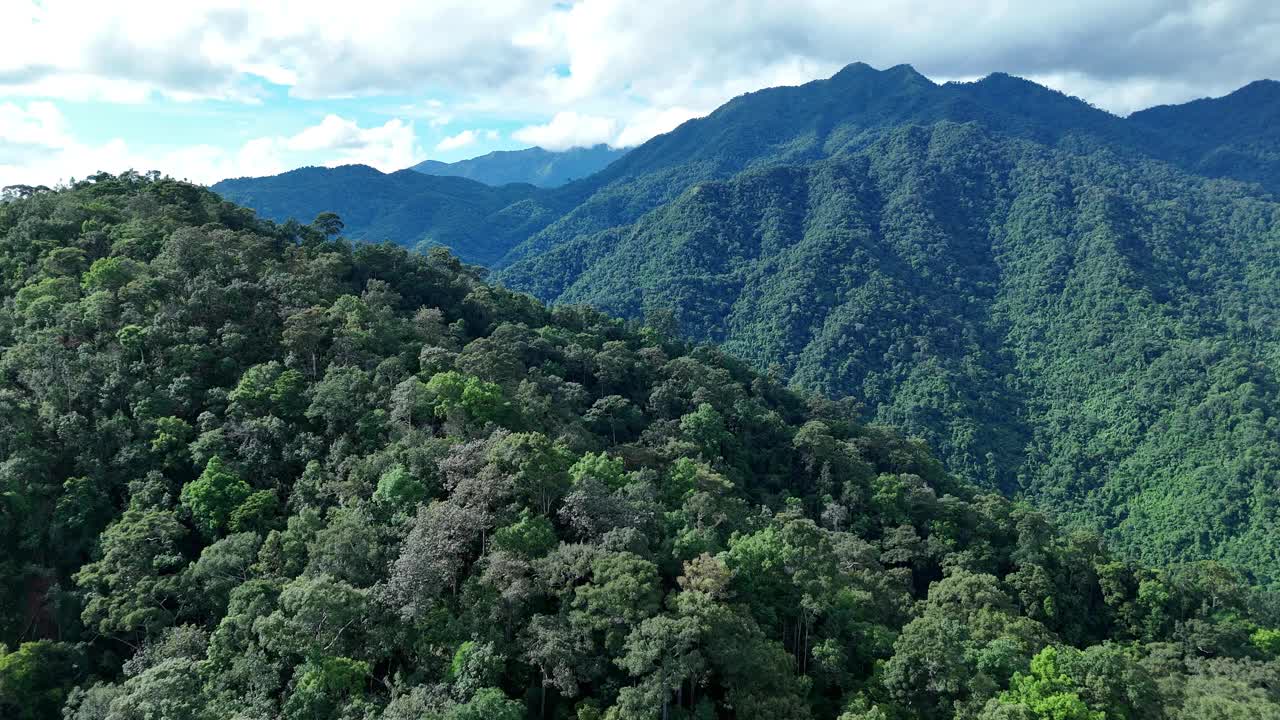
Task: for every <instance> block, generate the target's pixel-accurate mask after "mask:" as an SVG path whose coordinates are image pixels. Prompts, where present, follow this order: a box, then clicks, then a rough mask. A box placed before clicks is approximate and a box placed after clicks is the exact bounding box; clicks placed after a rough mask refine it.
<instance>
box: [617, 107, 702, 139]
mask: <svg viewBox="0 0 1280 720" xmlns="http://www.w3.org/2000/svg"><path fill="white" fill-rule="evenodd" d="M706 114H707V112H706V111H698V110H691V109H689V108H686V107H670V108H666V109H664V110H658V109H650V110H643V111H641V112H639V113H637V114H636V115H635V116H634V117H632V118H631V119H630V120H628V121H627V124H626V126H625V127H623V128H622V130H621V131H619V132H618V134H617V135H616V136H614V138H613V140H611V141H610V142H609V144H610V145H612V146H614V147H620V148H621V147H634V146H636V145H639V144H640V143H642V142H644V141H646V140H648V139H649V138H651V137H653V136H654V135H661V134H662V133H665V132H671V131H672V130H675V129H676V128H677V127H679V125H680V124H681V123H683V122H685V121H686V120H691V119H693V118H696V117H702V116H703V115H706Z"/></svg>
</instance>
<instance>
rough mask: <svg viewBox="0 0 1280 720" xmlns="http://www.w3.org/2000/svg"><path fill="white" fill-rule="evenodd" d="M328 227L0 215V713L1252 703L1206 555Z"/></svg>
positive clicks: (149, 194)
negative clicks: (999, 484) (1135, 543)
mask: <svg viewBox="0 0 1280 720" xmlns="http://www.w3.org/2000/svg"><path fill="white" fill-rule="evenodd" d="M960 139H965V138H963V137H958V138H957V140H960ZM831 171H832V172H839V169H838V168H834V167H833V168H832V170H831ZM789 172H793V173H795V174H797V176H798V177H797V180H796V181H799V179H800V178H802V177H803V172H801V171H789ZM813 172H818V171H817V170H815V171H813ZM706 192H716V193H730V192H731V187H730V186H725V187H723V188H719V187H712V188H709V189H708V190H707V191H706ZM337 230H338V224H337V223H336V222H335V221H334V218H333V217H332V216H322V217H321V218H319V219H318V220H317V222H316V223H313V224H309V225H301V224H298V223H290V224H286V225H279V226H277V225H274V224H271V223H269V222H264V221H261V220H258V219H257V218H256V217H255V216H254V214H253V213H251V212H249V211H247V210H244V209H241V208H239V207H236V206H234V205H232V204H230V203H227V202H224V201H223V200H221V199H220V198H219V197H218V196H217V195H215V194H213V193H211V192H208V191H206V190H204V189H201V188H198V187H194V186H191V185H186V184H183V183H178V182H174V181H170V180H166V179H160V178H158V177H157V176H145V177H143V176H138V175H132V174H130V175H124V176H120V177H112V176H108V175H100V176H96V177H94V178H92V179H91V180H88V181H84V182H80V183H77V184H76V185H75V186H74V187H71V188H68V189H66V190H62V191H58V192H37V193H34V194H33V195H32V196H31V197H27V198H24V199H19V200H14V201H10V202H4V203H0V298H2V302H0V378H3V382H2V383H0V548H2V552H0V583H2V585H0V587H3V592H2V593H0V614H2V615H3V620H2V621H0V633H2V634H0V715H2V716H4V717H6V718H9V717H12V718H24V719H25V718H56V717H64V718H67V719H68V720H99V719H101V720H106V719H110V720H131V719H133V718H139V719H143V718H146V719H152V718H182V719H184V720H185V719H188V718H192V719H197V720H205V719H208V720H214V719H217V720H221V719H223V718H275V717H283V718H290V719H293V718H306V719H307V720H325V719H328V718H344V719H346V718H353V719H354V718H362V719H363V718H367V719H386V720H401V719H405V720H408V719H410V718H412V719H414V720H422V719H424V718H427V719H429V718H440V719H441V720H472V719H475V720H479V719H480V718H484V719H486V720H492V719H495V718H496V719H499V720H502V719H511V720H515V719H517V718H524V717H532V718H576V719H578V720H588V719H592V718H608V719H610V720H629V719H632V718H636V719H656V718H667V720H670V719H671V718H681V717H685V718H713V717H722V718H739V719H742V720H749V719H760V720H765V719H769V720H772V719H774V718H796V719H803V718H819V719H822V718H832V719H834V718H839V720H872V719H878V720H889V719H891V718H892V719H904V720H905V719H911V718H922V719H929V720H932V719H941V718H974V719H979V720H1002V719H1008V718H1020V719H1022V718H1032V719H1035V718H1053V719H1055V720H1102V719H1103V718H1134V719H1136V718H1144V719H1149V718H1155V719H1160V718H1168V719H1169V720H1180V719H1184V718H1185V719H1186V720H1191V719H1193V718H1194V719H1196V720H1200V719H1202V718H1211V717H1221V718H1236V717H1239V718H1245V717H1249V718H1273V717H1276V708H1277V707H1280V629H1277V628H1280V603H1277V601H1276V598H1275V597H1274V596H1273V595H1268V594H1266V593H1264V592H1262V591H1260V590H1259V589H1256V588H1252V587H1250V585H1249V584H1248V582H1247V579H1246V578H1244V577H1242V576H1240V575H1239V574H1238V573H1236V572H1235V571H1232V570H1230V569H1229V568H1227V567H1226V566H1223V565H1219V564H1215V563H1211V562H1207V563H1194V564H1183V565H1176V566H1168V567H1165V568H1159V569H1155V568H1144V567H1141V566H1139V565H1135V564H1133V563H1131V562H1128V561H1125V560H1123V559H1121V558H1119V557H1117V556H1115V555H1113V554H1111V553H1110V552H1109V551H1108V550H1107V549H1106V548H1105V547H1104V545H1103V544H1102V543H1101V542H1100V541H1099V540H1098V538H1097V537H1096V536H1094V535H1091V534H1089V533H1083V532H1074V533H1070V534H1067V533H1063V532H1061V531H1059V530H1057V529H1056V528H1055V526H1054V524H1053V523H1052V522H1051V521H1050V520H1049V519H1048V517H1047V516H1046V515H1044V514H1043V513H1041V512H1039V511H1036V510H1033V509H1031V508H1030V507H1028V506H1026V505H1023V504H1018V503H1013V502H1011V501H1009V500H1007V499H1005V498H1003V497H1002V496H1001V495H999V494H997V493H994V492H991V491H989V490H983V489H980V488H978V487H976V486H974V485H973V484H971V483H969V482H967V481H965V480H963V479H961V478H956V477H954V476H952V475H949V474H948V473H946V472H944V471H943V469H942V466H941V465H940V464H939V462H937V461H936V460H935V459H933V457H932V456H931V455H930V453H929V451H928V449H927V448H926V447H925V446H924V445H923V444H922V443H920V442H918V441H909V440H905V439H903V438H902V437H900V436H898V435H897V434H895V433H894V432H893V431H892V430H889V429H887V428H885V427H882V426H877V425H868V424H865V423H864V421H863V420H862V419H860V418H859V417H858V416H857V414H856V413H855V412H854V410H853V405H852V403H849V402H832V401H828V400H823V399H821V398H820V397H816V396H803V395H798V394H796V393H794V392H793V391H790V390H787V389H786V388H785V387H783V386H782V385H781V384H780V383H779V381H778V380H777V379H776V378H773V377H769V376H764V375H759V374H757V373H755V372H753V371H751V370H750V369H748V367H747V365H746V364H744V363H743V362H741V361H738V360H735V359H731V356H729V355H727V354H725V353H724V352H722V351H720V350H718V349H714V348H712V347H710V346H696V347H695V346H691V345H688V344H686V343H684V342H683V341H679V340H676V339H674V338H673V337H671V336H670V335H668V334H666V333H665V331H664V330H663V328H664V327H670V326H671V324H672V323H671V322H670V318H669V317H667V316H665V315H664V314H663V313H654V317H653V319H652V320H651V322H650V325H649V326H643V327H642V326H639V325H636V324H634V323H632V324H623V323H622V322H621V321H619V320H614V319H611V318H609V317H607V316H605V315H602V314H600V313H598V312H596V311H594V310H590V309H586V308H584V307H580V306H559V307H554V308H547V307H544V306H542V305H540V304H538V303H537V302H535V301H533V300H531V299H530V298H529V297H527V296H523V295H518V294H515V293H512V292H511V291H508V290H505V289H502V288H501V287H496V286H491V285H487V284H485V283H484V282H483V281H482V280H481V279H480V278H479V277H478V275H477V273H476V271H474V270H472V269H469V268H467V267H466V266H464V265H462V264H461V263H459V262H458V261H457V260H456V259H454V258H453V257H452V256H450V255H449V254H448V253H446V252H444V251H442V250H440V249H434V250H431V251H430V252H427V253H425V254H417V253H411V252H408V251H406V250H405V249H403V248H399V247H396V246H393V245H389V244H356V245H353V244H351V243H349V242H347V241H346V240H342V239H335V238H334V237H333V235H334V234H335V233H336V232H337ZM1096 232H1097V233H1102V230H1096ZM1097 242H1098V243H1099V244H1100V245H1105V242H1104V239H1102V238H1099V239H1098V240H1097ZM886 262H887V261H886ZM890 280H891V278H890V279H886V282H889V281H890ZM1100 331H1101V330H1100ZM919 362H920V363H921V364H927V363H928V362H929V361H928V358H924V357H922V358H920V360H919Z"/></svg>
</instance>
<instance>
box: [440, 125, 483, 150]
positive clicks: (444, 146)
mask: <svg viewBox="0 0 1280 720" xmlns="http://www.w3.org/2000/svg"><path fill="white" fill-rule="evenodd" d="M478 139H479V136H478V135H477V134H476V131H475V130H463V131H462V132H460V133H458V134H457V135H450V136H449V137H447V138H445V139H443V140H441V141H440V142H438V143H436V149H437V150H442V151H445V152H448V151H449V150H458V149H461V148H464V147H466V146H468V145H475V144H476V140H478Z"/></svg>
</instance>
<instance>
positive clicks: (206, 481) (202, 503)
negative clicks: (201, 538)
mask: <svg viewBox="0 0 1280 720" xmlns="http://www.w3.org/2000/svg"><path fill="white" fill-rule="evenodd" d="M252 493H253V489H252V488H250V487H249V483H246V482H245V481H244V480H241V479H240V478H239V477H237V476H236V474H235V473H233V472H232V471H231V469H230V468H228V467H227V466H226V465H225V464H224V463H223V462H222V458H220V457H217V456H214V457H212V458H210V459H209V462H208V463H207V464H206V465H205V468H204V472H202V473H200V477H199V478H197V479H195V480H193V481H192V482H189V483H187V484H186V485H184V486H183V488H182V495H181V500H182V506H183V507H184V508H186V509H187V512H189V513H191V519H192V521H193V522H194V523H195V526H196V527H197V528H198V529H199V530H200V532H202V533H204V534H205V535H206V536H207V537H215V536H217V535H218V534H219V533H221V532H222V530H223V529H225V528H226V527H227V524H228V522H229V521H230V520H231V516H232V514H233V513H234V512H236V510H237V509H238V508H239V507H240V506H241V504H242V503H244V502H245V501H246V500H247V499H248V498H249V496H250V495H251V494H252ZM246 512H247V511H246ZM243 515H244V514H242V516H243Z"/></svg>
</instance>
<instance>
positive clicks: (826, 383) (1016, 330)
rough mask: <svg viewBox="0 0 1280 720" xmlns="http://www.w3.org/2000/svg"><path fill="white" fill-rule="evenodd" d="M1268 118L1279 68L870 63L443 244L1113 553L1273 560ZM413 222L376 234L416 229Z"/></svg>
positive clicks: (407, 207) (247, 184) (1276, 573)
mask: <svg viewBox="0 0 1280 720" xmlns="http://www.w3.org/2000/svg"><path fill="white" fill-rule="evenodd" d="M1277 127H1280V84H1277V83H1275V82H1270V81H1261V82H1257V83H1253V84H1251V85H1249V86H1247V87H1245V88H1242V89H1240V90H1238V91H1237V92H1235V93H1232V94H1230V95H1228V96H1226V97H1223V98H1217V99H1207V100H1201V101H1196V102H1192V103H1187V104H1184V105H1178V106H1168V107H1161V108H1153V109H1151V110H1148V111H1143V112H1140V113H1135V114H1134V115H1133V116H1131V117H1129V118H1119V117H1116V116H1114V115H1111V114H1109V113H1106V112H1104V111H1101V110H1098V109H1096V108H1093V107H1091V106H1090V105H1088V104H1087V103H1085V102H1083V101H1081V100H1079V99H1076V98H1072V97H1069V96H1066V95H1064V94H1062V93H1058V92H1055V91H1053V90H1050V89H1047V88H1044V87H1041V86H1039V85H1036V84H1035V83H1032V82H1029V81H1026V80H1022V79H1019V78H1016V77H1012V76H1009V75H1004V74H998V73H997V74H994V75H991V76H989V77H987V78H984V79H982V80H980V81H977V82H972V83H948V84H942V85H938V84H935V83H933V82H931V81H929V80H928V79H927V78H925V77H923V76H922V75H920V74H919V73H917V72H915V71H914V70H913V69H912V68H910V67H909V66H905V65H903V66H898V67H894V68H890V69H887V70H883V71H881V70H876V69H874V68H871V67H869V66H867V65H863V64H855V65H850V66H849V67H847V68H845V69H844V70H842V71H841V72H839V73H837V74H836V75H835V76H833V77H832V78H829V79H826V80H821V81H817V82H813V83H808V84H805V85H802V86H797V87H783V88H771V89H767V90H762V91H759V92H755V93H750V94H747V95H744V96H741V97H739V98H735V99H734V100H732V101H730V102H729V103H727V104H725V105H724V106H723V107H721V108H719V109H717V110H716V111H715V112H713V113H711V114H710V115H708V116H707V117H705V118H700V119H696V120H692V121H689V122H687V123H685V124H684V125H681V126H680V127H679V128H677V129H676V130H674V131H672V132H670V133H667V134H665V135H660V136H658V137H656V138H654V139H653V140H651V141H649V142H647V143H645V144H643V145H641V146H640V147H638V148H636V149H634V150H632V151H631V152H629V153H628V154H627V155H626V156H624V157H623V158H621V159H620V160H618V161H616V162H614V163H612V164H611V165H609V166H608V167H607V168H605V169H604V170H603V171H601V172H599V173H597V174H595V175H592V176H591V177H588V178H585V179H583V180H580V181H577V182H573V183H570V184H568V185H566V186H564V187H561V188H557V189H554V190H545V191H540V192H538V193H536V194H533V195H530V196H528V197H525V198H522V199H521V200H520V201H519V202H518V203H516V204H514V205H512V206H510V207H508V208H505V209H503V210H501V211H496V213H497V214H495V215H493V216H492V217H499V218H503V220H504V222H503V224H499V225H488V224H486V223H487V222H488V221H487V220H485V219H480V220H474V221H473V220H471V219H464V220H463V221H462V223H461V227H462V228H463V231H460V232H459V235H460V236H462V235H465V236H466V237H473V238H480V239H479V240H477V241H476V242H478V243H480V244H479V245H478V246H477V247H482V248H483V252H482V253H475V252H472V251H469V250H467V249H466V241H465V240H459V241H458V242H457V243H454V246H455V247H457V248H458V252H459V253H460V254H461V256H462V257H463V258H464V259H467V260H469V261H475V262H483V263H486V264H488V265H489V266H490V267H491V268H493V269H494V270H495V275H494V277H495V279H496V280H497V281H498V282H500V283H503V284H505V285H507V286H508V287H512V288H514V289H518V290H523V291H528V292H531V293H533V294H534V295H536V296H537V297H539V298H540V299H542V300H544V301H547V302H553V303H582V302H585V303H590V304H592V305H595V306H597V307H600V308H603V309H605V310H607V311H608V312H611V313H616V314H619V315H622V316H625V317H629V318H652V317H654V313H655V312H657V313H658V314H659V315H662V314H664V313H665V312H666V311H670V313H671V314H672V315H673V316H674V319H675V320H676V321H677V325H676V327H677V328H678V330H679V332H683V333H686V334H687V335H688V336H689V337H692V338H694V339H696V340H706V341H712V342H716V343H722V344H723V345H724V346H725V347H726V348H727V349H728V350H729V351H730V352H731V353H732V354H734V355H735V356H737V357H741V358H743V359H745V360H747V361H749V362H750V363H751V364H753V365H754V366H755V367H756V368H757V369H758V370H762V371H766V372H771V373H774V374H775V375H776V376H777V377H779V378H783V379H785V380H788V381H790V382H793V383H794V384H795V385H796V386H798V387H800V388H804V389H811V390H813V389H816V390H819V391H822V392H825V393H828V394H830V395H833V396H848V397H851V398H853V399H855V400H857V401H859V402H861V403H863V404H864V406H865V412H866V414H867V415H868V416H869V417H871V418H874V419H875V420H877V421H879V422H885V423H890V424H893V425H895V426H899V427H902V428H904V429H905V430H906V431H907V432H909V433H912V434H918V435H920V436H922V437H924V438H926V439H927V440H928V441H929V442H930V443H931V444H932V445H933V446H934V447H936V448H937V450H938V452H939V454H940V455H941V457H942V458H943V460H944V461H945V463H946V465H947V467H948V469H949V470H950V471H951V472H953V473H955V474H957V475H959V476H960V477H963V478H964V479H966V480H967V481H970V482H975V483H978V484H981V485H982V486H984V487H989V488H999V489H1001V490H1003V491H1005V492H1006V493H1010V494H1013V495H1015V496H1017V495H1024V496H1025V497H1027V498H1029V499H1031V500H1033V501H1035V502H1036V503H1038V504H1039V505H1040V506H1041V507H1043V508H1046V509H1048V510H1050V511H1051V512H1053V513H1055V514H1057V515H1058V516H1059V517H1061V518H1062V519H1064V520H1065V521H1067V522H1069V523H1071V524H1072V525H1075V526H1083V527H1088V528H1092V529H1096V530H1099V531H1102V532H1104V533H1105V534H1106V535H1107V536H1108V538H1109V539H1110V540H1111V541H1112V542H1113V543H1115V545H1116V546H1117V547H1119V548H1121V549H1122V550H1123V551H1124V552H1126V553H1132V554H1133V555H1135V556H1138V557H1141V558H1143V559H1145V560H1147V561H1150V562H1156V563H1164V562H1174V561H1181V560H1188V559H1199V558H1218V559H1222V560H1227V561H1230V562H1233V563H1238V564H1240V565H1241V566H1243V567H1245V568H1248V569H1249V570H1250V571H1252V572H1255V573H1257V574H1258V576H1259V577H1261V578H1263V579H1265V580H1268V581H1270V580H1273V579H1275V578H1277V577H1280V547H1278V546H1277V544H1276V543H1275V542H1274V538H1275V537H1276V536H1277V532H1278V531H1280V527H1278V526H1277V522H1278V520H1280V518H1278V516H1277V513H1278V512H1280V510H1278V508H1277V500H1276V498H1277V497H1280V474H1278V473H1280V448H1278V447H1277V445H1276V440H1275V438H1276V432H1275V430H1276V428H1275V423H1276V422H1277V421H1276V410H1277V404H1276V403H1277V394H1276V385H1275V379H1274V378H1273V376H1272V368H1273V367H1274V360H1273V358H1274V357H1275V348H1276V341H1277V339H1278V336H1277V334H1276V332H1275V331H1274V330H1273V328H1274V327H1275V326H1276V324H1275V322H1274V321H1273V316H1274V308H1275V305H1276V300H1275V298H1276V283H1275V281H1274V280H1273V276H1274V271H1273V268H1274V267H1276V257H1275V253H1276V240H1277V229H1276V217H1277V216H1276V205H1275V202H1274V198H1275V197H1276V195H1275V193H1276V192H1277V190H1280V164H1277V158H1280V155H1277V152H1280V151H1278V150H1277V147H1280V146H1278V145H1277V141H1278V139H1277V137H1276V133H1277V130H1276V128H1277ZM321 172H329V173H330V174H331V175H332V174H336V171H321ZM394 177H395V176H370V177H368V178H360V179H356V180H353V181H350V182H348V181H345V180H344V181H342V182H340V183H338V185H337V186H341V187H350V188H353V189H351V190H344V191H341V192H344V193H346V194H347V195H350V196H356V195H359V194H361V193H368V194H372V195H375V196H376V195H379V194H384V193H383V191H381V190H379V188H380V187H381V185H383V184H384V183H386V182H388V180H387V178H394ZM242 182H243V183H244V185H243V188H245V189H246V192H247V191H248V190H249V189H252V188H255V187H259V186H264V185H266V186H276V187H279V188H280V195H279V198H280V200H281V203H282V205H281V207H285V206H288V205H289V203H290V202H293V200H292V199H293V198H296V197H297V196H298V194H297V191H296V190H293V189H290V188H291V183H287V182H278V179H274V178H268V179H261V180H246V181H242ZM385 194H386V195H387V196H388V197H391V196H394V193H390V192H387V193H385ZM230 197H233V198H235V199H238V200H241V201H244V202H246V203H248V204H249V205H251V206H254V202H255V201H254V200H253V198H252V197H249V196H248V195H246V194H244V193H241V194H239V195H234V194H233V195H230ZM308 197H309V195H308ZM396 202H397V203H399V202H402V201H401V200H397V201H396ZM403 203H404V204H403V205H396V208H397V210H395V213H396V214H397V215H396V216H397V217H411V216H413V214H414V211H413V208H414V207H416V203H415V202H414V201H413V200H412V198H410V199H408V200H404V201H403ZM322 209H334V208H329V207H322V206H321V205H320V204H318V203H312V204H309V205H307V206H305V212H299V213H294V214H295V215H296V216H297V217H300V218H302V219H304V220H305V219H307V218H309V217H311V216H312V215H313V214H314V213H313V211H317V212H318V211H319V210H322ZM339 212H341V210H339ZM272 216H274V217H282V216H283V215H281V214H280V211H273V213H272ZM344 217H345V216H344ZM426 222H428V224H430V222H431V221H430V220H429V219H428V220H427V221H426ZM452 222H453V219H448V223H452ZM397 227H398V228H399V229H398V230H397V231H396V232H391V231H387V232H385V233H382V234H380V235H375V236H374V237H377V238H383V237H385V238H388V239H392V240H395V241H397V242H401V243H403V244H410V245H412V244H413V242H409V241H407V240H406V239H405V238H406V237H408V236H410V235H412V234H413V232H420V230H414V231H410V230H409V229H410V228H413V227H415V226H414V224H413V223H412V222H405V223H399V224H397ZM365 236H366V237H368V235H365ZM415 237H416V236H415Z"/></svg>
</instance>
